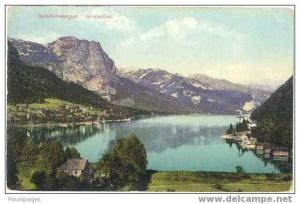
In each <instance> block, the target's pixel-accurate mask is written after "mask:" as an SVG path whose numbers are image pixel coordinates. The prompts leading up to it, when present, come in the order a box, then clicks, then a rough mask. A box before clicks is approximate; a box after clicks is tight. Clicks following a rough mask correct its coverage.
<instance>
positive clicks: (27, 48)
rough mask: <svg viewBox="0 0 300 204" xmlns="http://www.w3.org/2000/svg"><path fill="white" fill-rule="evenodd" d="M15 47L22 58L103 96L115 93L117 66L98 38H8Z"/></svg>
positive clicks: (106, 96)
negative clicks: (36, 40) (40, 41)
mask: <svg viewBox="0 0 300 204" xmlns="http://www.w3.org/2000/svg"><path fill="white" fill-rule="evenodd" d="M10 41H11V42H12V43H13V45H14V46H15V47H16V48H17V49H18V51H19V54H20V57H21V60H22V61H23V62H25V63H27V64H31V65H39V66H43V67H45V68H47V69H49V70H50V71H53V72H54V73H55V74H56V75H57V76H58V77H60V78H62V79H63V80H65V81H73V82H75V83H78V84H80V85H82V86H84V87H85V88H88V89H89V90H92V91H95V92H97V93H100V94H101V95H102V96H104V97H105V98H108V99H109V97H110V95H114V94H116V90H115V89H114V88H113V87H111V84H112V83H113V81H114V82H115V81H117V80H118V78H117V76H116V66H115V64H114V62H113V60H112V59H110V58H109V57H108V55H107V54H106V53H105V52H104V50H103V49H102V47H101V45H100V43H99V42H94V41H91V42H89V41H87V40H79V39H77V38H75V37H61V38H59V39H57V40H56V41H54V42H52V43H49V44H46V45H41V44H38V43H34V42H26V41H22V40H14V39H10Z"/></svg>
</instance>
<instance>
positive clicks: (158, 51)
mask: <svg viewBox="0 0 300 204" xmlns="http://www.w3.org/2000/svg"><path fill="white" fill-rule="evenodd" d="M7 36H8V37H11V38H17V39H23V40H30V41H34V42H39V43H43V44H46V43H49V42H53V41H55V40H56V39H57V38H59V37H62V36H75V37H77V38H78V39H87V40H90V41H98V42H100V43H101V46H102V48H103V49H104V50H105V51H106V53H107V54H108V55H109V56H110V57H111V58H112V59H113V60H114V62H115V64H116V66H117V67H127V68H128V67H130V68H158V69H165V70H167V71H169V72H171V73H179V74H181V75H184V76H188V75H192V74H195V73H201V74H207V75H210V76H212V77H215V78H223V79H227V80H230V81H233V82H237V83H242V84H249V83H251V84H268V85H280V84H281V83H283V82H284V81H286V80H287V79H288V78H289V77H290V76H291V75H292V74H293V70H294V11H293V9H292V8H290V7H122V6H119V7H117V6H114V7H109V6H106V7H103V6H102V7H101V6H65V7H63V6H61V7H58V6H15V7H8V10H7Z"/></svg>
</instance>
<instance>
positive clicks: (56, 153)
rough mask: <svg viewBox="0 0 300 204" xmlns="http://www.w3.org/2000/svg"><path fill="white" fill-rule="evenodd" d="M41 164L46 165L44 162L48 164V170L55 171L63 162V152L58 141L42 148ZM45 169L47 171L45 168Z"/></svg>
mask: <svg viewBox="0 0 300 204" xmlns="http://www.w3.org/2000/svg"><path fill="white" fill-rule="evenodd" d="M40 160H42V161H41V163H42V164H43V163H44V165H47V164H46V163H45V162H48V164H49V165H50V169H56V168H57V167H58V166H60V165H61V164H62V163H63V162H64V150H63V146H62V145H61V143H60V142H59V141H54V142H47V143H44V144H43V146H42V150H41V153H40ZM45 169H48V170H49V168H47V167H46V166H45Z"/></svg>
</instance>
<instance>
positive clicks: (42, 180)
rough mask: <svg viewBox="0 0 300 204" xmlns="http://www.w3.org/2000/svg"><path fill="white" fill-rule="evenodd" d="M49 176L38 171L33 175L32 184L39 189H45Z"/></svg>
mask: <svg viewBox="0 0 300 204" xmlns="http://www.w3.org/2000/svg"><path fill="white" fill-rule="evenodd" d="M46 179H47V174H46V172H45V171H36V172H34V173H33V174H32V176H31V179H30V182H32V183H34V184H35V185H36V187H37V188H38V189H44V187H45V185H46Z"/></svg>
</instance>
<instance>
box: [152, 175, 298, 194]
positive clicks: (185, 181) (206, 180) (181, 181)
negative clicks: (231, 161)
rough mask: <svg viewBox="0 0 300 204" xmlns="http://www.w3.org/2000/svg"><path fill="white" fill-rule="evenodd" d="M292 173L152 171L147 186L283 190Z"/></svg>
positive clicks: (160, 189) (182, 189)
mask: <svg viewBox="0 0 300 204" xmlns="http://www.w3.org/2000/svg"><path fill="white" fill-rule="evenodd" d="M291 185H292V176H291V174H278V175H267V174H236V173H217V172H169V171H168V172H161V171H160V172H153V173H152V174H151V179H150V182H149V185H148V188H147V190H148V191H152V192H174V191H176V192H284V191H290V189H291Z"/></svg>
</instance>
